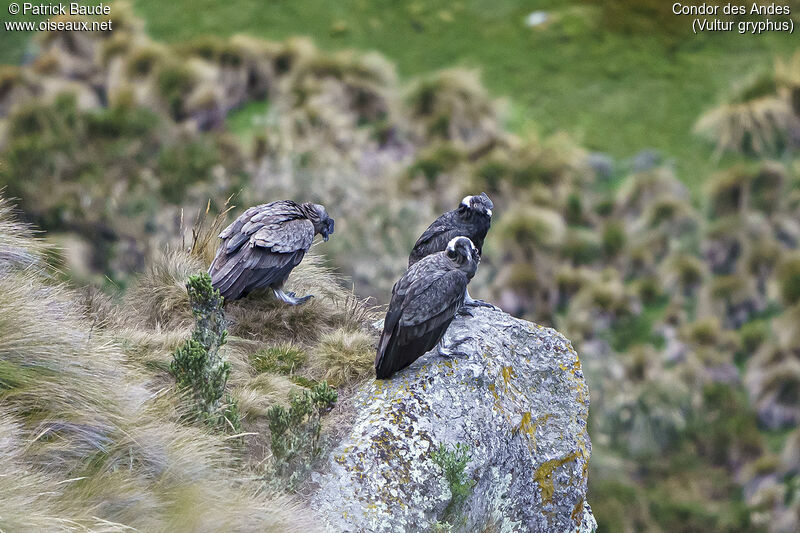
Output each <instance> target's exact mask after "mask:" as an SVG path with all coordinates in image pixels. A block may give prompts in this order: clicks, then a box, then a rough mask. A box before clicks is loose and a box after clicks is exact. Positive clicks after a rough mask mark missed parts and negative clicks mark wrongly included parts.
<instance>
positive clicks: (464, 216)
mask: <svg viewBox="0 0 800 533" xmlns="http://www.w3.org/2000/svg"><path fill="white" fill-rule="evenodd" d="M493 208H494V204H493V203H492V201H491V200H490V199H489V196H488V195H487V194H486V193H485V192H482V193H480V194H478V195H474V196H467V197H465V198H464V199H463V200H461V204H460V205H459V206H458V208H457V209H453V210H452V211H448V212H447V213H445V214H443V215H442V216H440V217H439V218H437V219H436V220H434V221H433V223H432V224H431V225H430V226H428V229H426V230H425V232H424V233H423V234H422V235H421V236H420V238H419V239H417V242H416V244H414V248H413V249H412V250H411V255H410V256H409V258H408V266H409V267H411V265H413V264H414V263H416V262H417V261H419V260H420V259H422V258H423V257H426V256H428V255H430V254H433V253H436V252H441V251H442V250H444V249H445V248H446V247H447V245H448V243H449V242H450V241H451V239H453V238H454V237H458V236H464V237H467V238H469V239H470V240H471V241H472V243H473V244H474V245H475V247H476V248H477V249H478V255H480V254H481V253H483V241H484V239H485V238H486V234H487V233H488V232H489V227H490V226H491V225H492V209H493ZM464 305H468V306H486V307H494V306H493V305H491V304H487V303H486V302H482V301H480V300H473V299H472V298H471V297H470V295H469V292H467V293H466V297H465V298H464Z"/></svg>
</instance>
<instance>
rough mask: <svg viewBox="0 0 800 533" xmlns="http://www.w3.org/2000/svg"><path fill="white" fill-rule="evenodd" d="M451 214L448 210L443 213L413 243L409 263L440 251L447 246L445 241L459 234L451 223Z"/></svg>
mask: <svg viewBox="0 0 800 533" xmlns="http://www.w3.org/2000/svg"><path fill="white" fill-rule="evenodd" d="M453 216H454V215H452V214H451V213H449V212H448V213H445V214H444V215H442V216H440V217H439V218H437V219H436V220H435V221H434V222H433V223H432V224H431V225H430V226H428V229H426V230H425V231H424V232H423V233H422V235H420V237H419V239H417V242H416V243H414V248H413V249H412V250H411V254H410V256H409V265H411V264H414V263H416V262H417V261H419V260H420V259H422V258H423V257H426V256H428V255H430V254H432V253H436V252H441V251H442V250H444V249H445V248H447V243H448V242H450V240H451V239H453V238H455V237H458V236H459V235H461V233H459V229H458V228H457V227H455V226H454V224H453V221H452V218H453ZM462 231H463V230H462Z"/></svg>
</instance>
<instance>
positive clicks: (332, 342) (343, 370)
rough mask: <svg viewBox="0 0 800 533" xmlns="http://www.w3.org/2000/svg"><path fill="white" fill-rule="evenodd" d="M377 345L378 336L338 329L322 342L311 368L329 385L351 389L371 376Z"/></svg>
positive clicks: (321, 339)
mask: <svg viewBox="0 0 800 533" xmlns="http://www.w3.org/2000/svg"><path fill="white" fill-rule="evenodd" d="M375 343H376V337H375V335H374V334H373V333H371V332H368V331H366V330H364V329H357V330H356V329H349V328H339V329H337V330H335V331H333V332H331V333H326V334H325V335H323V336H322V337H321V338H320V340H319V343H318V344H317V346H316V348H315V350H314V358H313V360H312V364H313V365H315V366H317V367H318V369H319V370H318V371H319V373H320V374H321V376H320V379H323V380H325V381H327V382H328V383H329V384H330V385H332V386H334V387H342V386H350V385H353V384H354V383H356V382H358V381H360V380H363V379H364V378H366V377H368V376H370V375H371V374H372V369H373V362H374V360H375Z"/></svg>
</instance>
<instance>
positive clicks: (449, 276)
mask: <svg viewBox="0 0 800 533" xmlns="http://www.w3.org/2000/svg"><path fill="white" fill-rule="evenodd" d="M479 262H480V254H479V253H478V249H477V248H476V247H475V245H473V244H472V241H471V240H469V239H468V238H467V237H455V238H454V239H451V240H450V242H449V243H448V244H447V247H446V249H445V250H444V251H442V252H436V253H433V254H430V255H428V256H426V257H423V258H422V259H420V260H419V261H417V262H416V263H414V264H413V265H411V267H410V268H409V269H408V270H407V271H406V273H405V274H403V277H402V278H400V280H399V281H398V282H397V283H395V285H394V288H393V289H392V299H391V302H390V303H389V310H388V311H387V312H386V319H385V320H384V322H383V333H381V338H380V340H379V341H378V353H377V356H376V357H375V374H376V376H377V378H378V379H384V378H387V377H389V376H390V375H392V374H393V373H394V372H396V371H398V370H400V369H403V368H405V367H407V366H408V365H410V364H411V363H413V362H414V361H416V360H417V359H418V358H419V357H420V356H421V355H422V354H424V353H425V352H427V351H428V350H430V349H431V348H433V347H434V346H436V344H437V343H438V342H439V341H440V340H441V339H442V336H443V335H444V332H445V331H446V330H447V326H449V325H450V322H452V321H453V318H454V317H455V315H456V312H457V311H458V310H459V309H460V308H461V306H462V305H463V304H464V297H465V295H466V290H467V284H468V283H469V281H470V280H471V279H472V277H473V276H474V275H475V272H476V271H477V269H478V263H479ZM440 352H442V350H441V348H440ZM442 354H443V355H447V354H446V353H444V352H442Z"/></svg>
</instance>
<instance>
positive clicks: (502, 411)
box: [312, 308, 596, 532]
mask: <svg viewBox="0 0 800 533" xmlns="http://www.w3.org/2000/svg"><path fill="white" fill-rule="evenodd" d="M444 342H445V345H446V346H447V347H448V348H449V349H451V350H455V351H459V352H463V353H462V354H460V355H456V356H454V357H452V358H445V357H442V356H440V355H438V354H437V353H436V350H434V351H432V352H430V353H428V354H426V355H425V356H424V357H422V358H420V359H419V360H418V361H417V362H415V363H414V364H413V365H411V366H410V367H409V368H407V369H405V370H404V371H401V372H399V373H398V374H395V375H394V376H393V377H392V378H391V379H389V380H383V381H374V382H370V383H369V384H366V385H364V386H363V387H362V389H361V390H359V391H358V393H357V395H356V399H355V403H356V405H355V410H356V412H357V415H356V418H355V421H354V423H353V426H352V428H351V429H350V431H349V433H348V434H347V435H346V437H345V438H344V440H343V441H342V442H341V443H340V444H339V446H338V447H337V448H336V449H335V450H334V451H333V453H331V455H330V457H329V459H328V464H327V467H326V469H325V471H324V472H323V473H321V474H317V475H316V476H315V477H314V482H315V483H316V491H315V493H314V495H313V498H312V506H313V507H314V509H315V510H316V511H317V512H318V513H319V515H320V519H321V520H322V521H323V522H324V523H325V525H326V526H327V528H328V529H329V530H330V531H337V532H338V531H342V532H344V531H348V532H367V531H369V532H394V531H446V530H452V531H484V530H487V531H503V532H506V531H507V532H517V531H520V532H523V531H531V532H568V531H580V532H590V531H593V530H594V529H595V527H596V523H595V520H594V517H593V516H592V512H591V508H590V507H589V504H588V502H587V501H586V485H587V472H588V466H589V456H590V454H591V443H590V441H589V436H588V433H587V430H586V421H587V416H588V413H589V392H588V388H587V386H586V381H585V380H584V377H583V372H582V371H581V364H580V361H579V360H578V355H577V354H576V353H575V351H574V350H573V348H572V345H571V344H570V342H569V341H568V340H567V339H565V338H564V337H563V336H562V335H561V334H559V333H558V332H556V331H554V330H552V329H548V328H544V327H541V326H537V325H535V324H531V323H530V322H526V321H523V320H519V319H516V318H513V317H511V316H510V315H508V314H505V313H503V312H501V311H498V310H491V309H486V308H479V309H477V310H475V311H474V316H473V317H457V318H456V320H455V321H454V322H453V323H452V325H451V326H450V328H449V330H448V332H447V334H446V335H445V338H444ZM441 444H445V445H446V446H449V449H450V450H452V449H453V446H455V445H456V444H461V445H466V446H468V447H469V456H470V460H469V462H468V463H467V465H466V468H465V470H464V474H465V475H466V476H467V477H468V478H469V479H471V480H472V481H469V482H468V483H469V484H473V483H474V486H473V487H472V489H471V491H469V494H468V496H467V497H466V499H465V500H463V502H460V503H458V504H457V505H452V503H453V502H452V499H453V494H452V492H451V489H450V485H449V483H448V481H447V479H446V476H445V472H444V471H443V469H442V467H440V466H439V463H437V462H436V461H434V460H433V459H432V454H433V453H434V451H435V450H437V449H438V448H439V446H440V445H441Z"/></svg>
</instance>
